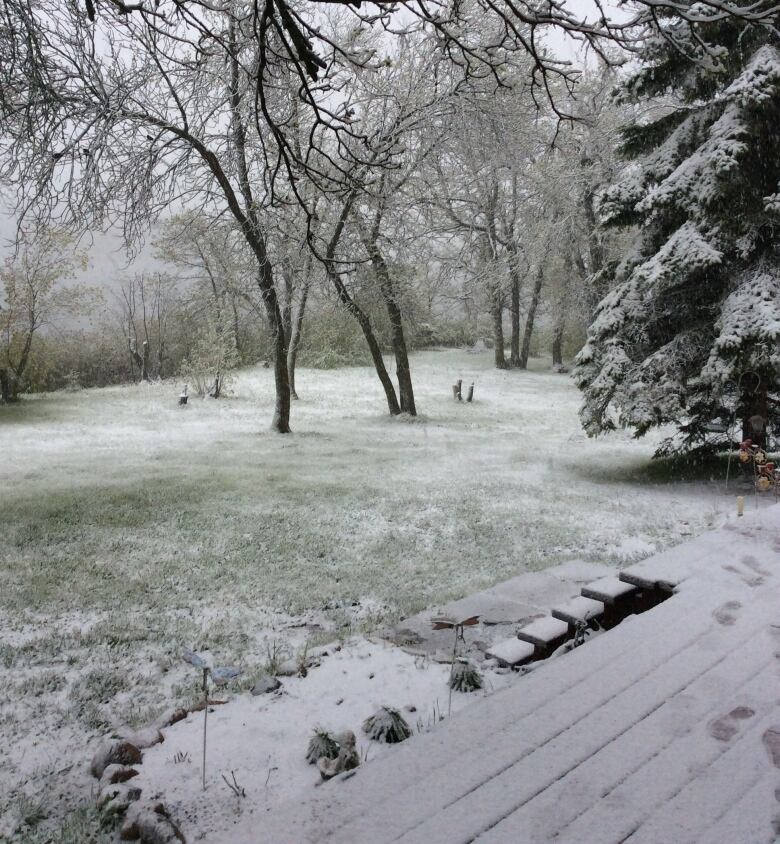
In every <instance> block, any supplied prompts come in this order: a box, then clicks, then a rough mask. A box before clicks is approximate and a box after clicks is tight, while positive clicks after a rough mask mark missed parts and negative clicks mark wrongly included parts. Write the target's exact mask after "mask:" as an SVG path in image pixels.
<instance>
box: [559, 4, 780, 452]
mask: <svg viewBox="0 0 780 844" xmlns="http://www.w3.org/2000/svg"><path fill="white" fill-rule="evenodd" d="M698 8H700V9H701V14H702V15H705V14H707V13H706V8H705V7H703V6H699V7H698ZM691 9H693V5H691ZM710 14H711V15H712V17H711V18H710V19H708V20H705V21H704V22H702V23H700V24H698V25H696V26H691V25H689V24H685V23H683V22H680V21H679V19H676V18H673V17H669V18H666V19H664V18H660V19H659V20H658V23H657V25H656V31H655V37H654V38H653V39H650V40H649V41H648V42H647V43H646V45H645V47H644V51H643V55H642V66H641V69H640V70H639V71H638V72H636V73H634V74H633V75H632V76H631V77H630V78H629V79H628V80H627V82H626V84H625V87H624V88H623V92H622V95H623V96H628V97H630V98H631V99H634V100H637V101H640V102H645V103H647V101H648V100H650V101H651V102H652V101H653V100H652V98H656V97H659V96H661V95H663V96H664V97H665V98H667V100H666V101H667V102H668V98H669V96H670V95H671V96H672V97H673V98H674V100H673V101H674V103H675V106H674V107H672V108H669V107H668V106H664V107H661V106H660V105H658V103H656V108H655V114H656V115H658V114H659V113H661V114H662V115H663V116H661V117H660V118H659V117H656V118H655V119H654V120H652V121H650V122H637V123H636V124H634V125H631V126H629V127H627V128H626V129H624V130H623V144H622V152H623V154H624V155H625V156H626V157H628V158H630V159H633V160H634V162H633V163H632V164H631V165H630V166H629V168H628V169H627V171H626V172H625V174H624V177H623V179H622V180H621V181H620V182H619V183H618V184H616V185H614V186H612V187H610V188H609V189H607V191H605V193H604V194H603V196H602V197H601V203H600V215H601V219H602V222H603V223H604V224H605V225H609V226H636V227H637V235H636V240H635V243H634V246H633V248H632V249H631V250H630V251H629V254H627V255H626V256H625V257H624V258H623V260H622V261H621V262H620V263H618V264H616V265H612V266H611V267H609V268H607V270H605V272H607V273H608V274H609V275H610V276H611V277H610V278H609V283H610V292H609V293H608V294H607V295H606V296H605V298H604V299H603V300H602V301H601V302H600V304H599V305H598V307H597V309H596V313H595V316H594V319H593V322H592V324H591V326H590V328H589V331H588V340H587V343H586V345H585V347H584V348H583V350H582V351H581V352H580V355H579V357H578V360H577V364H578V365H577V370H576V378H577V383H578V386H579V387H580V389H581V390H582V391H583V393H584V398H585V401H584V405H583V408H582V411H581V416H582V420H583V424H584V426H585V428H586V430H587V431H588V432H589V433H591V434H596V433H599V432H601V431H606V430H610V429H612V428H615V427H616V426H617V425H621V426H624V427H628V428H632V429H633V430H634V431H635V433H636V435H637V436H641V435H642V434H644V433H645V432H647V431H648V430H649V429H650V428H652V427H654V426H658V425H664V424H669V423H671V424H672V425H674V426H675V427H676V429H677V430H676V433H675V434H674V435H673V436H672V437H670V438H669V439H667V440H666V441H665V442H664V444H663V445H662V447H661V449H660V453H672V452H675V451H688V450H691V449H694V448H700V447H710V448H716V447H722V446H723V445H724V444H725V438H724V431H725V429H727V428H728V427H729V426H730V425H731V422H732V420H734V419H737V420H740V421H741V423H742V432H743V437H747V436H750V435H751V434H753V435H754V436H753V439H754V440H756V439H757V440H759V441H761V439H762V438H763V436H764V435H765V433H766V430H765V429H764V430H763V431H760V430H759V429H758V427H756V428H755V430H752V429H751V422H750V420H751V419H752V420H753V425H754V426H758V424H759V420H758V419H756V418H755V417H761V418H762V419H763V420H767V419H768V420H769V424H770V425H771V424H772V414H773V412H774V415H775V420H774V425H775V426H776V427H777V426H778V425H779V424H780V420H778V418H777V417H778V412H779V410H778V407H777V394H778V392H779V391H780V245H779V244H778V233H780V154H779V153H778V145H779V144H780V36H779V35H778V32H777V30H776V29H775V30H773V29H772V28H770V27H769V26H762V25H758V24H746V23H745V22H742V21H739V20H736V19H724V20H716V19H715V16H714V12H712V13H710ZM661 108H662V109H663V110H662V111H659V109H661ZM602 281H603V279H602ZM773 407H774V410H773Z"/></svg>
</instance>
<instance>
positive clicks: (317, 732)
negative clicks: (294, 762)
mask: <svg viewBox="0 0 780 844" xmlns="http://www.w3.org/2000/svg"><path fill="white" fill-rule="evenodd" d="M338 755H339V745H338V742H337V741H336V739H335V738H334V737H333V735H332V734H331V733H329V732H328V731H327V730H326V729H323V728H322V727H315V728H314V735H313V736H312V737H311V738H310V739H309V746H308V748H307V749H306V761H307V762H308V763H309V764H310V765H316V764H317V761H318V760H319V759H322V758H323V757H324V758H325V759H335V758H336V757H337V756H338Z"/></svg>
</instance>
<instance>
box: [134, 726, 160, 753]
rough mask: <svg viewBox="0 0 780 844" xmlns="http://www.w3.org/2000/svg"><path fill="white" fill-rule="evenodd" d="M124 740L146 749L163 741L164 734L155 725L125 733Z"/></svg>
mask: <svg viewBox="0 0 780 844" xmlns="http://www.w3.org/2000/svg"><path fill="white" fill-rule="evenodd" d="M125 741H129V742H130V744H132V745H134V746H135V747H137V748H139V749H140V750H146V748H148V747H154V746H155V745H156V744H161V743H162V742H164V741H165V736H164V735H163V734H162V733H161V732H160V730H159V729H158V728H157V727H146V728H145V729H143V730H138V731H137V732H135V733H130V734H129V735H126V736H125Z"/></svg>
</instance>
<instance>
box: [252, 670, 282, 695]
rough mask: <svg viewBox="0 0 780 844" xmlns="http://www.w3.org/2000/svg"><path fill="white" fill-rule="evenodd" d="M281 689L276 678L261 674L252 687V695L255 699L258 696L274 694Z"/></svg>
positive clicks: (279, 682)
mask: <svg viewBox="0 0 780 844" xmlns="http://www.w3.org/2000/svg"><path fill="white" fill-rule="evenodd" d="M281 687H282V684H281V681H280V680H278V679H277V678H276V677H272V676H271V675H270V674H263V675H262V677H260V678H259V679H258V681H257V682H256V683H255V684H254V686H252V694H253V695H254V696H255V697H257V696H258V695H264V694H268V693H269V692H275V691H276V690H277V689H281Z"/></svg>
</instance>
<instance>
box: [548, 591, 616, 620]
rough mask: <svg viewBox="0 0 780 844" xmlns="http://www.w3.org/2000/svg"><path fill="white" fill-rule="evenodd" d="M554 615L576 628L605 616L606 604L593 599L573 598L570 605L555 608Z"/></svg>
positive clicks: (579, 596) (580, 596)
mask: <svg viewBox="0 0 780 844" xmlns="http://www.w3.org/2000/svg"><path fill="white" fill-rule="evenodd" d="M552 614H553V616H554V617H555V618H559V619H560V620H561V621H565V622H566V623H567V624H570V625H571V626H572V627H576V626H577V624H581V623H582V622H583V621H590V619H592V618H598V617H599V616H602V615H604V604H603V603H602V602H601V601H594V600H593V598H586V597H585V596H584V595H578V596H577V597H576V598H572V599H571V601H569V603H568V604H563V605H562V606H560V607H555V609H554V610H553V611H552Z"/></svg>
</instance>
